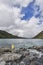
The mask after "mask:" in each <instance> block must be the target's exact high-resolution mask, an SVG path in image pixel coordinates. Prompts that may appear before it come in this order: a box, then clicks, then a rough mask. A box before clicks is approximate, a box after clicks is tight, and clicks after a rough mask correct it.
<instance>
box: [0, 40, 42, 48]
mask: <svg viewBox="0 0 43 65" xmlns="http://www.w3.org/2000/svg"><path fill="white" fill-rule="evenodd" d="M11 44H14V45H15V47H16V48H21V47H25V48H28V47H31V46H43V39H0V47H5V46H10V45H11Z"/></svg>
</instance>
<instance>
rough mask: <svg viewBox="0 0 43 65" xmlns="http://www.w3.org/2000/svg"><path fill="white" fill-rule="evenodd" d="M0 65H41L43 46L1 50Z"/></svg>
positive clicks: (42, 61)
mask: <svg viewBox="0 0 43 65" xmlns="http://www.w3.org/2000/svg"><path fill="white" fill-rule="evenodd" d="M0 65H43V46H40V47H37V46H33V47H30V48H20V49H14V50H13V52H12V51H11V49H4V50H3V51H2V50H1V52H0Z"/></svg>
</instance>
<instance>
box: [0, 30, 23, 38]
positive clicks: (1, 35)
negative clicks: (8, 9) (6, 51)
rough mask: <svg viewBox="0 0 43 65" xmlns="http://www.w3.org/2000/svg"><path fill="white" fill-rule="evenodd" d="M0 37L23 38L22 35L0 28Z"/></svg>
mask: <svg viewBox="0 0 43 65" xmlns="http://www.w3.org/2000/svg"><path fill="white" fill-rule="evenodd" d="M0 38H24V37H18V36H15V35H12V34H10V33H8V32H6V31H3V30H0Z"/></svg>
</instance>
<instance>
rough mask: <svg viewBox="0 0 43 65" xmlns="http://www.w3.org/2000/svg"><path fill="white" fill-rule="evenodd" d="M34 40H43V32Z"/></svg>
mask: <svg viewBox="0 0 43 65" xmlns="http://www.w3.org/2000/svg"><path fill="white" fill-rule="evenodd" d="M33 38H35V39H37V38H38V39H43V31H42V32H40V33H39V34H38V35H36V36H35V37H33Z"/></svg>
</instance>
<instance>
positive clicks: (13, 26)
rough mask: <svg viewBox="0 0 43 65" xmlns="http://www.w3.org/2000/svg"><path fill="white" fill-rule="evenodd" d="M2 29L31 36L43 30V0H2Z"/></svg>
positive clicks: (0, 23) (0, 22) (0, 10)
mask: <svg viewBox="0 0 43 65" xmlns="http://www.w3.org/2000/svg"><path fill="white" fill-rule="evenodd" d="M0 30H5V31H7V32H9V33H11V34H13V35H18V36H22V37H29V38H31V37H33V36H35V35H37V34H38V33H39V32H41V31H43V0H24V1H23V0H11V1H10V0H0ZM27 32H29V33H27Z"/></svg>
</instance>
